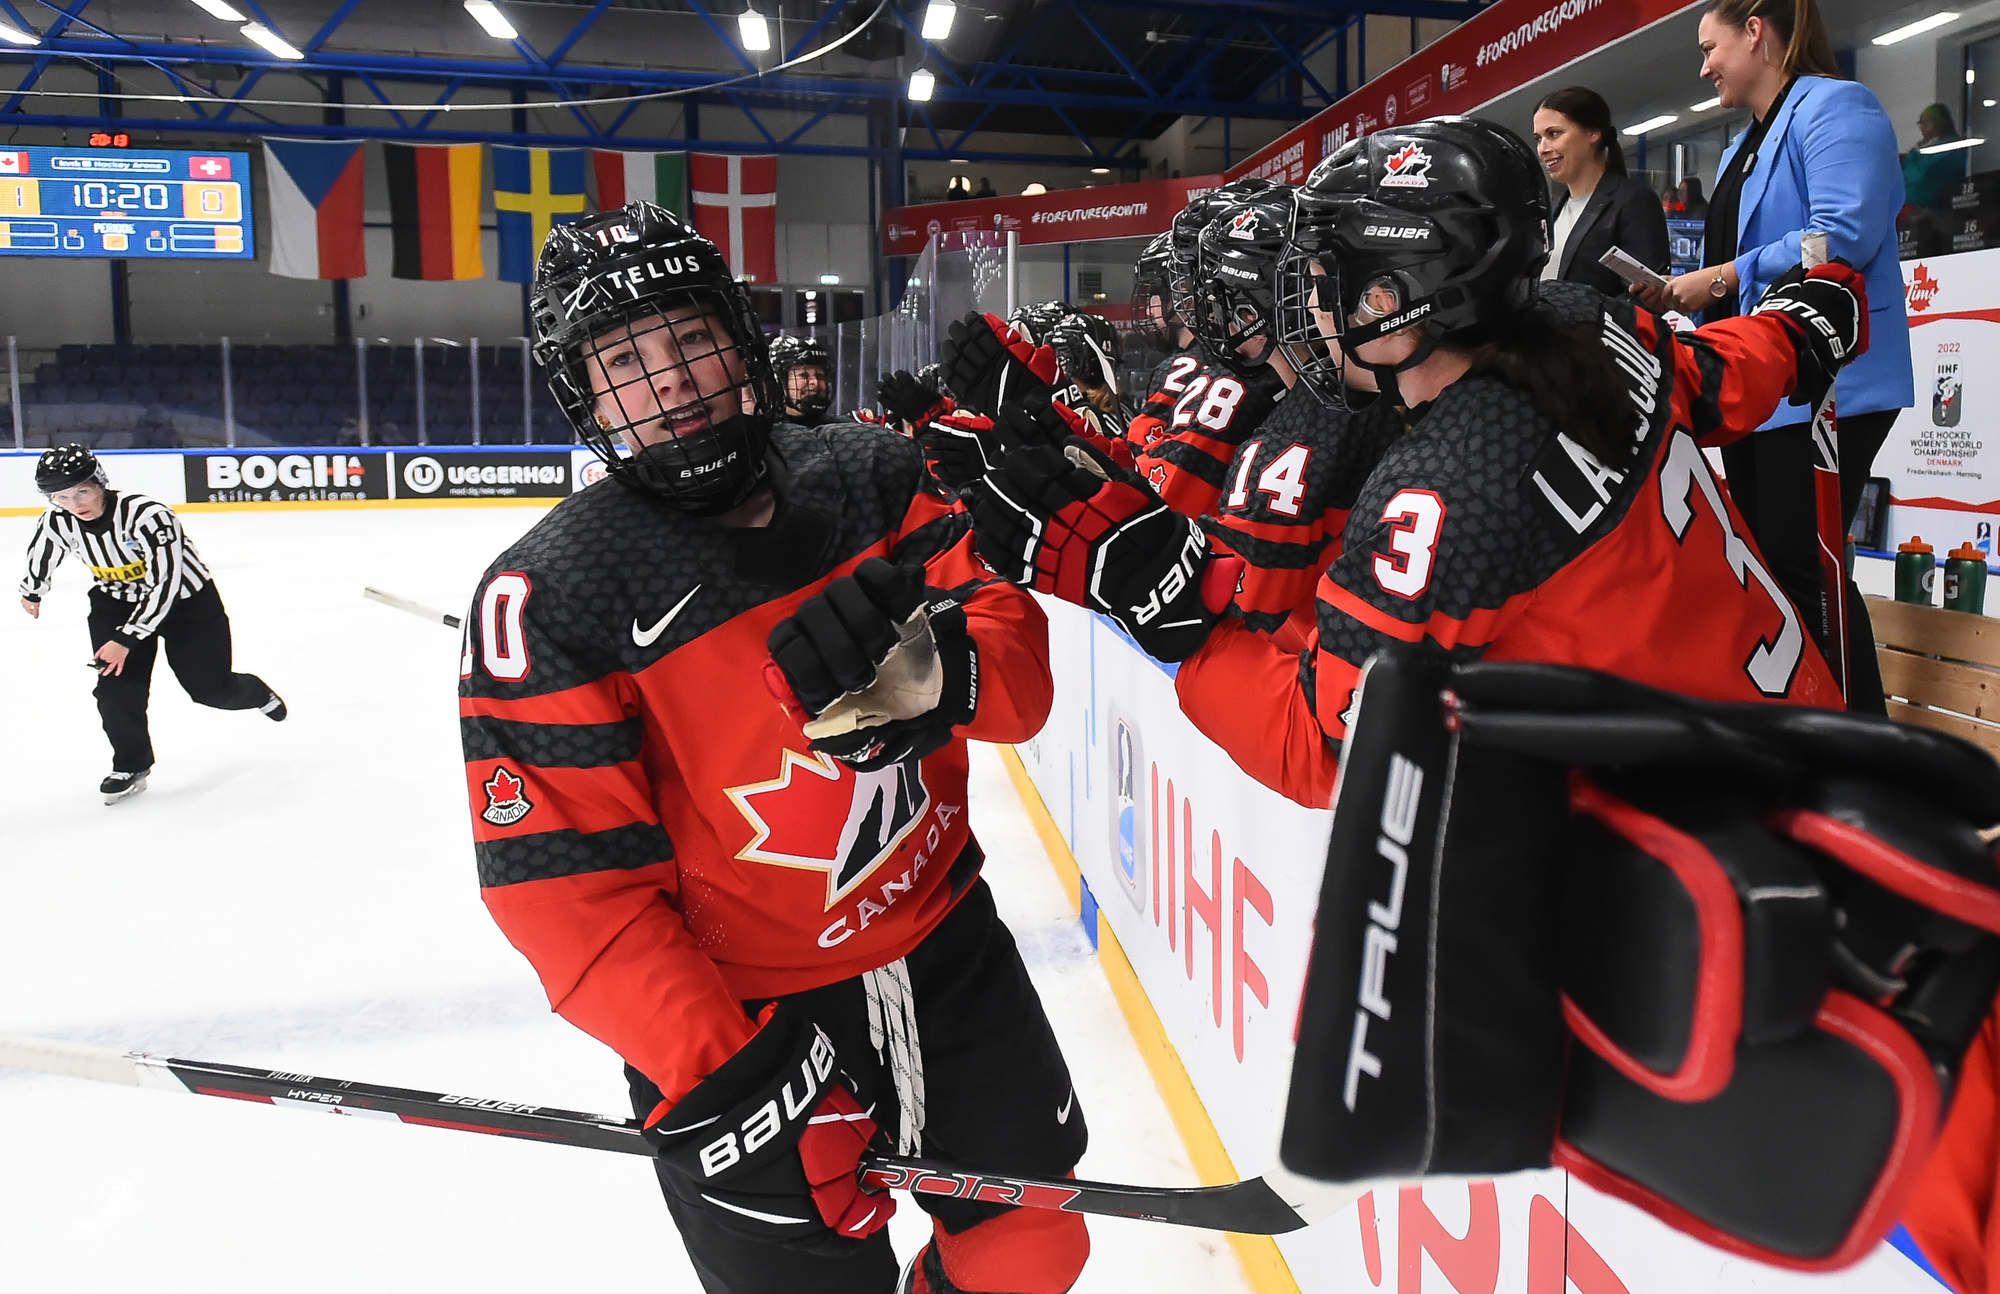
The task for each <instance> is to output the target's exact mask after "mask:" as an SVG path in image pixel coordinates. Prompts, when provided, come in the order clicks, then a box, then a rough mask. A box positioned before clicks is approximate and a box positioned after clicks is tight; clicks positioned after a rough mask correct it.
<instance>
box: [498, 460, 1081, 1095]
mask: <svg viewBox="0 0 2000 1294" xmlns="http://www.w3.org/2000/svg"><path fill="white" fill-rule="evenodd" d="M773 447H774V449H775V450H776V451H777V455H778V457H779V458H780V459H781V460H782V462H783V465H784V470H783V472H782V473H781V475H780V477H779V480H778V487H777V488H778V494H779V499H780V500H781V502H780V505H779V507H778V510H777V512H776V514H775V516H774V517H773V519H772V522H771V524H770V525H769V526H768V527H765V528H762V529H747V530H746V529H732V528H730V527H725V526H721V525H718V524H716V523H715V522H713V521H710V520H706V519H703V518H698V517H690V516H687V515H686V514H684V513H680V512H676V511H674V510H673V509H671V508H669V507H667V506H666V505H665V504H664V503H662V502H660V501H658V500H656V499H653V498H651V497H649V496H647V495H644V494H641V493H639V492H637V491H633V490H629V489H626V488H625V487H623V486H621V485H619V484H618V483H617V482H615V481H606V482H603V483H601V484H599V485H596V486H593V487H591V488H590V489H588V490H585V491H583V492H582V493H581V494H578V495H576V496H574V497H572V498H570V499H567V500H565V501H564V502H563V503H561V504H559V505H558V506H557V507H556V508H555V509H554V510H553V511H552V512H551V513H550V514H549V515H548V517H547V518H546V519H544V520H543V521H542V522H541V524H539V525H537V526H536V527H535V528H534V529H533V530H531V531H530V532H529V533H528V534H527V535H526V536H525V537H523V538H522V539H521V540H520V541H519V542H518V543H516V544H515V545H514V546H513V547H512V548H510V549H509V550H508V551H507V552H506V553H505V554H503V555H502V556H501V557H500V559H499V560H498V561H496V562H495V563H493V565H492V566H491V567H490V568H489V569H488V570H487V572H486V574H485V576H484V577H483V579H482V581H481V583H480V589H479V595H478V598H477V601H476V602H475V603H474V605H473V608H472V612H471V614H470V615H469V616H468V617H467V620H466V639H465V657H464V661H463V665H462V678H461V682H460V687H459V715H460V725H461V730H462V737H463V741H464V746H465V774H466V789H467V792H468V794H469V797H470V802H471V810H472V827H473V839H474V842H475V846H474V847H475V852H476V855H477V861H478V865H479V881H480V886H481V893H482V897H483V898H484V899H485V902H486V906H487V909H488V910H489V911H490V912H491V913H492V915H493V918H494V920H495V921H496V922H498V923H499V925H500V928H501V929H502V931H504V932H505V933H506V935H507V938H508V939H509V941H511V942H512V943H513V945H514V946H515V947H516V948H518V949H519V950H520V951H521V952H522V953H523V954H524V955H525V956H526V957H527V958H528V960H529V961H530V962H531V963H533V965H534V967H535V970H536V973H537V974H538V975H540V977H541V980H542V984H543V987H544V988H545V989H546V990H547V993H548V996H549V1001H550V1003H551V1005H553V1006H554V1008H555V1009H556V1010H557V1011H558V1012H559V1013H561V1014H562V1015H563V1017H564V1018H566V1019H568V1020H569V1021H570V1022H571V1023H573V1024H575V1025H577V1026H578V1027H579V1028H581V1029H583V1030H584V1031H585V1032H587V1033H589V1034H591V1035H592V1036H593V1037H595V1038H597V1039H599V1040H600V1041H602V1042H604V1043H606V1044H608V1045H609V1046H610V1047H611V1048H612V1049H613V1050H615V1051H617V1052H618V1053H619V1055H621V1056H623V1057H624V1058H625V1059H626V1060H627V1061H629V1062H630V1063H631V1064H633V1065H634V1066H636V1067H637V1068H638V1069H639V1070H640V1071H641V1072H642V1073H644V1074H645V1075H646V1076H647V1077H648V1078H650V1079H652V1080H653V1081H654V1082H655V1083H656V1084H658V1085H659V1087H660V1089H661V1091H662V1092H663V1093H665V1095H666V1097H667V1099H669V1100H677V1099H678V1098H679V1097H680V1096H681V1095H682V1094H684V1093H685V1092H687V1091H688V1090H689V1089H690V1088H691V1087H693V1086H694V1085H695V1084H696V1083H697V1082H699V1081H700V1080H701V1078H702V1077H704V1076H705V1075H707V1074H709V1073H711V1072H712V1071H714V1070H715V1068H716V1067H717V1066H718V1065H720V1064H721V1063H722V1062H723V1061H724V1060H726V1059H727V1058H728V1057H729V1056H730V1055H732V1054H733V1053H734V1052H735V1051H736V1049H737V1048H738V1047H739V1046H741V1045H742V1043H744V1042H745V1041H747V1040H748V1039H749V1037H750V1036H751V1034H752V1033H753V1032H754V1031H755V1028H754V1025H753V1024H752V1021H751V1019H750V1017H749V1016H748V1015H747V1014H745V1011H744V1009H743V1006H742V1003H743V1002H744V1001H746V1000H750V999H758V998H769V997H776V996H780V995H783V994H788V993H795V992H801V991H803V990H805V989H809V988H813V987H816V986H818V985H822V984H827V983H831V982H834V981H837V980H841V979H846V978H849V977H851V976H854V975H858V974H860V973H862V972H864V971H867V970H872V969H875V968H877V967H880V966H883V965H885V964H887V963H889V962H891V961H894V960H895V959H896V958H898V957H901V956H903V955H904V954H905V953H907V952H908V951H909V950H910V949H911V948H913V947H915V946H916V945H917V943H918V942H920V941H921V940H922V939H923V937H924V936H925V935H926V934H927V933H929V931H930V930H931V929H932V928H933V927H935V926H936V925H937V923H938V922H939V921H941V920H942V919H943V918H944V916H945V914H946V912H948V911H949V910H950V908H951V906H952V904H953V902H954V901H955V900H956V899H957V897H958V896H959V895H960V894H962V893H963V892H964V890H965V888H966V887H967V886H968V885H970V884H971V882H972V881H973V879H974V878H975V877H976V875H977V874H978V869H979V864H980V861H981V855H980V852H979V847H978V844H977V843H976V842H975V841H974V840H973V838H972V835H971V833H970V831H969V830H968V829H967V825H966V751H965V742H964V741H963V740H954V741H952V742H951V743H950V744H949V745H947V746H945V747H944V748H943V749H941V750H939V751H937V752H936V753H934V754H932V755H929V756H927V757H925V758H924V759H923V760H921V761H913V762H910V763H906V764H903V765H900V766H897V767H893V768H889V769H884V770H881V771H879V772H872V773H857V772H856V771H855V770H854V769H853V768H852V767H851V766H849V765H847V764H844V763H841V762H840V761H838V760H835V759H831V758H828V757H825V756H822V755H818V754H815V753H814V752H813V751H811V750H810V749H809V748H808V745H807V741H806V738H805V735H804V734H803V733H802V732H801V731H800V729H799V726H798V724H797V723H796V722H795V721H793V720H792V719H791V718H790V717H789V716H788V715H787V714H786V712H785V710H784V708H783V707H782V706H780V704H779V703H778V702H777V701H776V700H775V699H774V698H773V697H772V695H771V693H770V691H769V689H768V688H767V687H766V685H765V682H764V677H763V665H764V662H765V659H766V655H767V653H766V650H765V645H764V644H765V639H766V638H767V637H768V636H769V634H770V632H771V629H772V628H773V627H774V626H775V625H776V624H777V623H778V622H779V621H780V620H781V619H783V618H785V617H786V616H789V615H791V614H792V613H793V612H794V611H795V610H796V609H797V608H798V606H799V604H800V603H801V602H803V601H804V600H805V599H806V598H808V597H810V596H812V595H813V594H815V593H817V592H819V591H820V590H821V589H823V588H824V587H825V586H826V584H827V582H828V581H829V580H831V579H833V578H835V577H837V576H840V575H844V574H847V573H849V572H851V571H852V570H853V569H854V567H855V566H857V565H859V564H860V563H861V562H862V561H863V560H864V559H866V558H869V557H887V558H889V559H891V560H894V561H899V562H906V563H907V562H922V563H923V564H924V566H925V568H926V570H927V572H928V578H929V582H930V583H931V584H932V585H933V586H935V587H939V588H945V589H950V590H953V591H954V592H955V593H956V594H957V595H958V596H959V597H960V598H961V599H962V600H963V602H964V605H965V612H966V621H967V625H968V628H969V630H970V632H971V634H972V636H973V639H974V640H975V642H976V643H977V646H978V650H979V657H980V666H981V668H980V681H981V688H980V696H979V711H978V715H977V717H976V718H975V720H974V722H973V723H971V724H970V725H967V726H966V727H964V728H962V729H961V730H960V732H961V733H962V734H963V735H965V736H971V737H975V738H978V739H980V740H986V741H1001V742H1015V741H1023V740H1026V739H1027V738H1028V737H1030V736H1032V735H1033V734H1034V733H1035V731H1036V730H1038V729H1039V728H1040V727H1041V725H1042V722H1043V720H1044V719H1045V718H1046V717H1047V714H1048V709H1049V702H1050V698H1051V694H1052V686H1051V682H1050V676H1049V667H1048V630H1047V622H1046V620H1045V619H1044V618H1043V615H1042V612H1041V609H1040V608H1039V607H1037V606H1036V605H1035V602H1034V600H1033V598H1032V597H1030V596H1029V595H1028V594H1026V593H1024V592H1023V591H1021V590H1020V589H1017V588H1014V587H1013V586H1011V585H1008V584H1006V583H1004V582H1001V581H998V580H996V579H994V577H993V576H992V573H991V572H990V571H988V570H987V569H986V568H985V566H984V565H982V564H981V563H980V562H979V560H978V558H977V557H976V556H975V555H974V552H973V549H972V540H971V535H970V530H969V526H968V519H967V517H966V514H965V511H964V509H963V507H962V506H961V505H960V504H959V503H957V502H956V501H955V500H954V499H948V498H941V497H939V496H938V495H936V494H934V493H930V492H927V491H924V490H921V489H920V488H919V484H920V482H922V481H923V480H924V479H925V473H924V466H923V460H922V457H921V454H920V452H919V449H918V447H917V445H916V444H915V442H913V441H910V440H908V439H905V438H903V437H901V436H898V435H895V434H894V433H892V432H889V431H886V430H884V429H881V428H864V427H861V426H857V425H854V424H829V425H826V426H822V427H816V428H811V429H808V428H805V427H800V426H795V425H789V424H781V425H780V426H779V427H778V428H777V429H776V431H775V433H774V440H773Z"/></svg>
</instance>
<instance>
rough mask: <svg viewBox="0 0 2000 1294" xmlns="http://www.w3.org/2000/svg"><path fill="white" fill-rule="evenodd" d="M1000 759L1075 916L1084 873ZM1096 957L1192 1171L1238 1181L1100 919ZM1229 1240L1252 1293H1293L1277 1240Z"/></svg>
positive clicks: (1010, 752) (1037, 799) (1025, 785)
mask: <svg viewBox="0 0 2000 1294" xmlns="http://www.w3.org/2000/svg"><path fill="white" fill-rule="evenodd" d="M1000 762H1001V763H1003V764H1005V765H1006V766H1007V775H1008V776H1009V777H1010V778H1012V779H1013V782H1014V792H1015V794H1017V795H1019V796H1020V797H1021V805H1022V807H1023V808H1025V809H1026V810H1027V811H1028V817H1029V819H1030V820H1031V821H1032V822H1033V823H1034V824H1035V834H1036V835H1038V836H1040V837H1041V840H1042V848H1043V850H1045V851H1046V852H1047V853H1048V856H1049V862H1050V864H1051V865H1053V866H1054V867H1055V870H1056V877H1057V879H1058V880H1060V881H1061V882H1062V887H1063V891H1064V893H1066V894H1068V895H1069V903H1070V908H1071V909H1072V910H1074V911H1075V912H1077V913H1079V914H1081V913H1082V911H1083V872H1082V870H1081V869H1080V868H1078V867H1077V865H1076V857H1075V855H1073V854H1071V853H1070V850H1069V843H1068V842H1067V841H1065V840H1064V839H1063V835H1062V829H1061V828H1060V827H1058V826H1056V820H1055V819H1054V818H1053V817H1051V816H1050V815H1049V809H1048V805H1047V804H1045V803H1043V801H1042V793H1041V789H1040V788H1039V787H1037V786H1036V785H1035V782H1034V779H1033V778H1031V777H1029V776H1028V769H1027V766H1026V765H1025V764H1023V763H1022V762H1021V757H1020V755H1018V754H1016V753H1015V751H1014V748H1013V747H1012V746H1002V747H1000ZM1097 960H1098V962H1099V963H1100V964H1101V965H1102V966H1103V967H1104V977H1105V978H1106V979H1108V980H1110V981H1111V994H1112V996H1113V997H1115V998H1117V999H1118V1008H1119V1010H1121V1011H1123V1012H1124V1013H1125V1025H1126V1027H1127V1028H1129V1029H1130V1030H1131V1031H1132V1040H1133V1041H1134V1042H1135V1043H1137V1044H1138V1047H1139V1055H1140V1056H1141V1057H1143V1058H1144V1059H1145V1061H1146V1069H1147V1070H1148V1071H1149V1072H1150V1073H1151V1074H1152V1075H1153V1083H1154V1085H1155V1086H1156V1087H1158V1088H1159V1089H1160V1096H1161V1099H1163V1100H1164V1101H1166V1103H1167V1113H1168V1114H1169V1115H1171V1116H1172V1118H1173V1121H1174V1128H1175V1130H1176V1131H1178V1132H1179V1133H1180V1135H1181V1142H1182V1144H1184V1145H1185V1146H1186V1147H1187V1152H1188V1158H1189V1159H1190V1160H1191V1161H1192V1162H1193V1163H1194V1171H1195V1174H1196V1176H1198V1177H1199V1178H1200V1179H1201V1183H1202V1185H1204V1186H1219V1185H1222V1184H1223V1183H1225V1182H1234V1181H1237V1180H1238V1179H1239V1177H1240V1174H1238V1173H1237V1171H1236V1166H1235V1165H1234V1164H1232V1163H1231V1162H1230V1160H1229V1151H1228V1150H1226V1149H1225V1148H1224V1147H1223V1144H1222V1138H1221V1136H1220V1135H1219V1134H1217V1132H1216V1131H1215V1124H1214V1122H1213V1121H1212V1120H1210V1118H1209V1117H1208V1108H1207V1107H1206V1106H1204V1105H1203V1104H1202V1103H1201V1096H1200V1094H1199V1093H1197V1092H1196V1091H1195V1090H1194V1081H1193V1080H1192V1079H1190V1078H1189V1077H1188V1072H1187V1067H1186V1066H1185V1065H1183V1064H1182V1063H1181V1057H1180V1053H1179V1052H1177V1051H1175V1050H1174V1044H1173V1043H1172V1041H1170V1040H1169V1039H1168V1037H1167V1031H1166V1027H1165V1026H1164V1025H1162V1024H1161V1023H1160V1017H1159V1014H1158V1013H1157V1012H1156V1011H1154V1010H1153V1003H1152V1001H1151V999H1149V998H1148V997H1147V996H1146V990H1145V988H1144V986H1143V985H1141V984H1140V983H1139V975H1138V972H1137V971H1134V970H1133V969H1132V962H1131V960H1130V959H1129V958H1127V957H1126V956H1125V950H1124V949H1123V948H1121V947H1119V946H1118V937H1117V936H1116V935H1114V934H1112V933H1111V927H1110V925H1109V923H1107V922H1105V921H1104V920H1102V919H1099V921H1098V923H1097ZM1229 1244H1230V1247H1231V1248H1233V1249H1235V1250H1236V1261H1237V1262H1239V1263H1241V1264H1242V1265H1243V1275H1244V1277H1245V1278H1246V1279H1247V1280H1248V1281H1249V1283H1250V1288H1251V1289H1253V1290H1255V1291H1256V1292H1257V1294H1299V1283H1298V1281H1296V1280H1295V1279H1293V1277H1292V1269H1291V1267H1290V1265H1289V1264H1287V1263H1286V1262H1285V1256H1284V1255H1283V1254H1282V1253H1280V1252H1279V1251H1278V1243H1277V1241H1275V1240H1273V1239H1272V1238H1271V1237H1270V1236H1239V1235H1235V1234H1233V1233H1232V1234H1231V1235H1230V1236H1229Z"/></svg>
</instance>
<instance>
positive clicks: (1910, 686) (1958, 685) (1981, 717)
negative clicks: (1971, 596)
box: [1867, 598, 2000, 754]
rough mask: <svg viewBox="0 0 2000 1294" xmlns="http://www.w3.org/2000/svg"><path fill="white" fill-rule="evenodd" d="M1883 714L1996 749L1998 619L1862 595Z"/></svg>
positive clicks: (1999, 738) (1999, 719)
mask: <svg viewBox="0 0 2000 1294" xmlns="http://www.w3.org/2000/svg"><path fill="white" fill-rule="evenodd" d="M1867 602H1868V617H1869V619H1870V620H1871V621H1872V622H1873V623H1874V626H1875V653H1876V659H1878V660H1879V661H1880V662H1881V664H1882V690H1883V691H1884V692H1885V693H1887V694H1888V697H1889V717H1890V718H1892V719H1896V720H1899V721H1901V722H1903V723H1915V724H1922V725H1923V726H1924V727H1927V728H1936V729H1937V730H1938V731H1940V732H1948V733H1951V734H1952V735H1953V736H1955V737H1964V738H1966V739H1968V740H1970V741H1974V742H1977V743H1978V744H1979V745H1981V746H1983V747H1985V748H1986V749H1987V750H1989V751H1992V752H1994V753H1995V754H2000V620H1994V619H1990V618H1988V617H1986V616H1979V615H1971V614H1969V613H1967V612H1964V611H1946V610H1943V609H1942V608H1939V607H1923V606H1914V605H1912V604H1910V603H1907V602H1894V601H1891V600H1890V599H1888V598H1869V599H1868V600H1867Z"/></svg>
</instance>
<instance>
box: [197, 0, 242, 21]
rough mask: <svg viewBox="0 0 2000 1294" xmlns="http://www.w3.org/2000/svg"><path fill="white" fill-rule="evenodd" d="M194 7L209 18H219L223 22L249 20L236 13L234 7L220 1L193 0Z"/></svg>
mask: <svg viewBox="0 0 2000 1294" xmlns="http://www.w3.org/2000/svg"><path fill="white" fill-rule="evenodd" d="M194 7H195V8H197V9H199V10H201V11H202V12H203V13H205V14H207V15H208V16H209V17H211V18H220V19H222V21H224V22H248V21H249V19H247V18H245V17H244V16H243V15H242V14H240V13H238V12H236V7H235V6H234V5H228V4H224V3H223V2H222V0H194Z"/></svg>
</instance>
